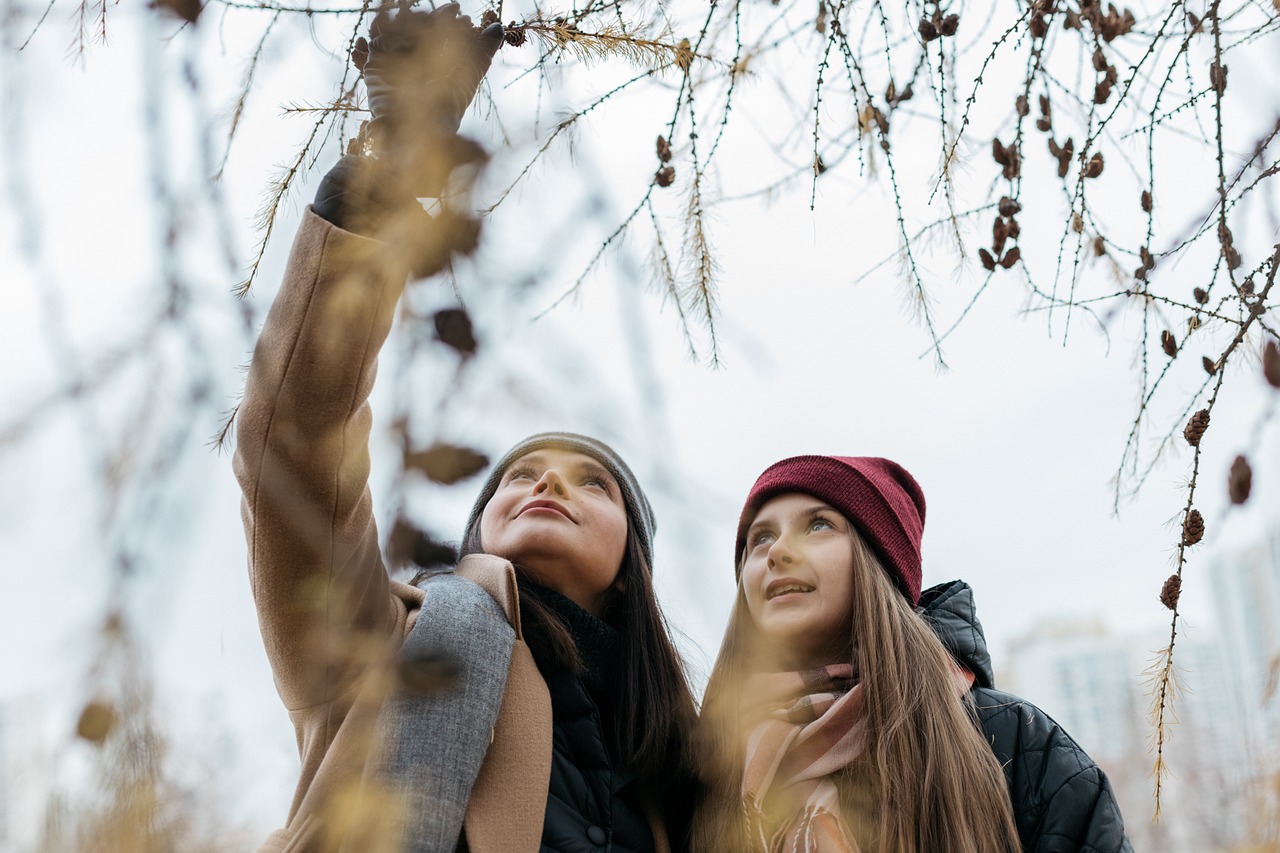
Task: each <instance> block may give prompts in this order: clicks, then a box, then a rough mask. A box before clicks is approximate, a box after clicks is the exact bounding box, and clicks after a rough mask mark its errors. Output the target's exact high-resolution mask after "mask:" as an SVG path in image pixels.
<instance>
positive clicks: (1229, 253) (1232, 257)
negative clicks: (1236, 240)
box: [1222, 246, 1243, 270]
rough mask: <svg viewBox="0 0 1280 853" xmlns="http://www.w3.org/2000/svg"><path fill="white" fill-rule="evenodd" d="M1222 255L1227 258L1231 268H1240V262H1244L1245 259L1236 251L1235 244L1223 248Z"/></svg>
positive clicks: (1228, 265)
mask: <svg viewBox="0 0 1280 853" xmlns="http://www.w3.org/2000/svg"><path fill="white" fill-rule="evenodd" d="M1222 255H1223V257H1225V258H1226V259H1227V267H1228V268H1230V269H1233V270H1235V269H1239V268H1240V264H1241V263H1243V261H1242V260H1241V258H1240V253H1239V252H1237V251H1236V247H1235V246H1228V247H1227V248H1225V249H1223V250H1222Z"/></svg>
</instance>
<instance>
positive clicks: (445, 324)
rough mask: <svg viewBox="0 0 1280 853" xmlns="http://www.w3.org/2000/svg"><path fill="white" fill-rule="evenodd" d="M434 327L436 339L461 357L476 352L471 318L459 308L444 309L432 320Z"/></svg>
mask: <svg viewBox="0 0 1280 853" xmlns="http://www.w3.org/2000/svg"><path fill="white" fill-rule="evenodd" d="M432 319H433V321H434V322H435V327H436V339H437V340H438V341H440V342H441V343H443V344H447V345H448V346H451V347H453V348H454V349H455V350H457V351H458V352H460V353H462V354H463V355H473V354H474V353H475V351H476V346H477V344H476V336H475V333H474V332H473V331H472V329H471V318H470V317H468V316H467V312H466V311H464V310H462V309H461V308H445V309H444V310H443V311H437V312H436V313H435V316H434V317H433V318H432Z"/></svg>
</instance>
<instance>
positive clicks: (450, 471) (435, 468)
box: [404, 442, 489, 486]
mask: <svg viewBox="0 0 1280 853" xmlns="http://www.w3.org/2000/svg"><path fill="white" fill-rule="evenodd" d="M488 464H489V457H488V456H485V455H484V454H483V453H477V452H476V451H474V450H471V449H470V448H467V447H459V446H457V445H454V444H445V443H443V442H436V443H435V444H433V445H431V446H430V447H428V448H427V449H426V450H417V451H409V452H407V453H405V455H404V467H406V468H412V469H414V470H416V471H421V472H422V473H423V474H425V475H426V476H427V478H428V479H430V480H432V481H434V482H437V483H442V484H444V485H446V486H450V485H453V484H454V483H457V482H459V481H460V480H465V479H466V478H468V477H470V476H473V475H475V474H478V473H479V472H480V471H482V470H483V469H484V467H485V466H486V465H488Z"/></svg>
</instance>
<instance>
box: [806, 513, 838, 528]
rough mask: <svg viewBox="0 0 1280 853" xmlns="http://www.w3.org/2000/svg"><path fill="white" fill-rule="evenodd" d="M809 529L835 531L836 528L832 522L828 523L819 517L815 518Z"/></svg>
mask: <svg viewBox="0 0 1280 853" xmlns="http://www.w3.org/2000/svg"><path fill="white" fill-rule="evenodd" d="M809 529H810V530H835V529H836V526H835V525H834V524H832V523H831V522H830V521H828V520H827V519H825V518H823V517H821V516H819V517H817V518H815V519H814V520H813V521H811V522H809Z"/></svg>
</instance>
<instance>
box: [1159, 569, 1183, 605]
mask: <svg viewBox="0 0 1280 853" xmlns="http://www.w3.org/2000/svg"><path fill="white" fill-rule="evenodd" d="M1181 594H1182V578H1181V577H1180V576H1179V575H1169V577H1168V578H1167V579H1166V580H1165V582H1164V586H1162V587H1160V603H1161V604H1163V605H1164V606H1165V607H1167V608H1169V609H1170V610H1175V609H1177V607H1178V596H1180V595H1181Z"/></svg>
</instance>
